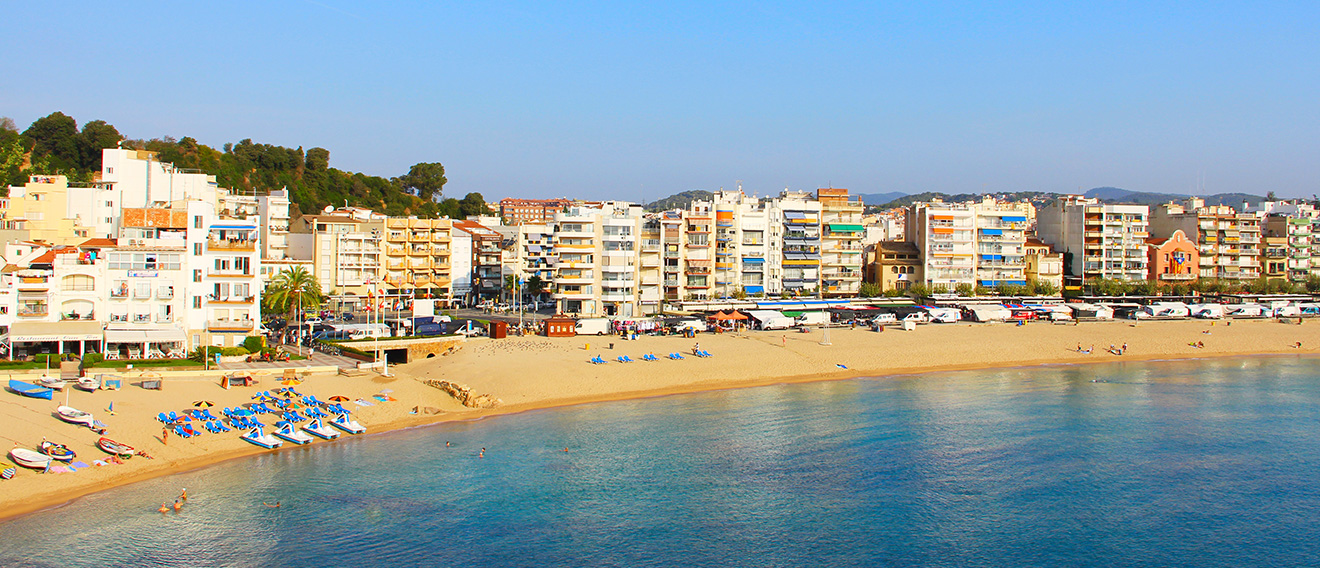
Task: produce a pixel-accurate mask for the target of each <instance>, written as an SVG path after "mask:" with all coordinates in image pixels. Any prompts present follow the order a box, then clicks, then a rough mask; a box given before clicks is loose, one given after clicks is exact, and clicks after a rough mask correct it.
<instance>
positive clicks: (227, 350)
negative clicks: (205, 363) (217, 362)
mask: <svg viewBox="0 0 1320 568" xmlns="http://www.w3.org/2000/svg"><path fill="white" fill-rule="evenodd" d="M250 353H252V352H251V351H248V350H247V348H244V347H221V348H220V356H221V357H235V356H238V355H248V354H250Z"/></svg>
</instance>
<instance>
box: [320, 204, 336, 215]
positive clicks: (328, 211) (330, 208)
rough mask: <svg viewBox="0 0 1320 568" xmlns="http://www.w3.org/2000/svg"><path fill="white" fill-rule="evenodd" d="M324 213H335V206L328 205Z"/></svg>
mask: <svg viewBox="0 0 1320 568" xmlns="http://www.w3.org/2000/svg"><path fill="white" fill-rule="evenodd" d="M323 211H325V212H326V213H333V212H334V211H335V206H334V205H326V206H325V209H323Z"/></svg>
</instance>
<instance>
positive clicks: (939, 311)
mask: <svg viewBox="0 0 1320 568" xmlns="http://www.w3.org/2000/svg"><path fill="white" fill-rule="evenodd" d="M926 313H928V314H930V321H932V322H935V323H958V322H959V321H961V320H962V311H960V310H959V309H958V308H930V309H928V310H926Z"/></svg>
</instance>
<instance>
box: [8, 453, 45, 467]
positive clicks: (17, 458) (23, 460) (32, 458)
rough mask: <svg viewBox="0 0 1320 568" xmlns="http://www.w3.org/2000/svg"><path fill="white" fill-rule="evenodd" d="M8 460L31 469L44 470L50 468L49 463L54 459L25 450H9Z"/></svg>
mask: <svg viewBox="0 0 1320 568" xmlns="http://www.w3.org/2000/svg"><path fill="white" fill-rule="evenodd" d="M9 459H12V460H14V463H16V464H18V465H21V466H23V467H28V468H32V469H46V468H47V467H50V464H51V462H53V461H55V458H52V457H50V456H48V455H46V454H43V453H41V452H35V451H32V450H29V449H27V448H14V449H12V450H9Z"/></svg>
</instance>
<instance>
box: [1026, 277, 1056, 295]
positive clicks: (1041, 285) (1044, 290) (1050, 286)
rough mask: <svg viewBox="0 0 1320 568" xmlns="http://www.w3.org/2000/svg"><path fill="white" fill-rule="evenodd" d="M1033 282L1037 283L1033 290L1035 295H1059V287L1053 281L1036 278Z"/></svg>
mask: <svg viewBox="0 0 1320 568" xmlns="http://www.w3.org/2000/svg"><path fill="white" fill-rule="evenodd" d="M1033 282H1034V283H1035V284H1036V288H1035V290H1034V291H1032V292H1031V294H1032V295H1034V296H1057V295H1058V294H1059V287H1058V286H1055V285H1054V283H1053V282H1049V281H1046V280H1035V281H1033Z"/></svg>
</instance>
